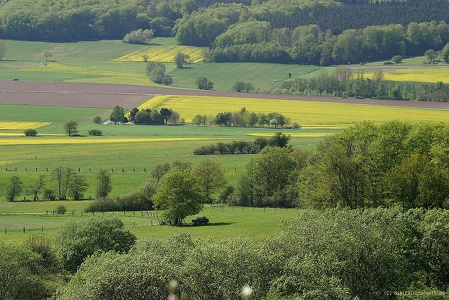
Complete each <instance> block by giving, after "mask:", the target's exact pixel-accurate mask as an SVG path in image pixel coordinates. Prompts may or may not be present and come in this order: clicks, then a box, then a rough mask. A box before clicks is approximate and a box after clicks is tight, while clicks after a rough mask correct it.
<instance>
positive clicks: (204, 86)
mask: <svg viewBox="0 0 449 300" xmlns="http://www.w3.org/2000/svg"><path fill="white" fill-rule="evenodd" d="M196 85H197V86H198V88H199V89H200V90H211V89H213V88H214V83H213V82H212V81H210V80H208V79H207V78H206V77H200V78H198V79H197V80H196Z"/></svg>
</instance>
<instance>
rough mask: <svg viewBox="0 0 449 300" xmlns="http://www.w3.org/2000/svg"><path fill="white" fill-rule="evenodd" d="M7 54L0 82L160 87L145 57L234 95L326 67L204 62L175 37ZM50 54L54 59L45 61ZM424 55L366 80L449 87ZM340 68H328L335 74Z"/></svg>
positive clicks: (12, 47)
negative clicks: (238, 85)
mask: <svg viewBox="0 0 449 300" xmlns="http://www.w3.org/2000/svg"><path fill="white" fill-rule="evenodd" d="M5 45H6V55H5V56H4V58H3V61H0V80H11V79H12V78H19V79H20V80H24V81H57V82H87V83H114V84H131V85H147V86H150V85H157V84H155V83H153V82H152V81H151V80H149V78H148V76H147V75H146V74H145V62H144V60H143V55H145V54H147V55H148V61H155V62H163V63H165V65H166V69H167V73H168V74H169V75H170V76H171V77H172V78H173V80H174V82H173V85H172V86H173V87H181V88H189V89H194V88H196V83H195V81H196V79H197V78H199V77H201V76H204V77H206V78H208V79H209V80H211V81H212V82H214V89H215V90H219V91H230V90H231V89H232V85H233V84H234V82H236V81H243V82H250V83H252V84H253V86H254V90H255V91H261V92H263V91H269V90H271V89H273V88H275V87H276V86H278V85H279V84H280V83H281V82H283V81H285V80H288V79H289V78H288V74H289V73H290V74H291V75H292V77H293V78H297V77H306V78H310V77H314V76H317V75H318V74H320V72H321V69H323V67H320V66H302V65H293V64H288V65H279V64H269V63H266V64H264V63H203V62H202V61H203V59H202V58H203V54H202V51H203V48H199V47H187V46H179V45H176V41H175V40H174V38H155V39H153V40H152V43H151V44H150V45H134V44H126V43H123V42H122V41H120V40H112V41H87V42H74V43H49V42H28V41H11V40H7V41H5ZM44 51H49V52H50V53H51V57H48V61H46V60H45V56H44ZM179 51H181V52H183V53H186V54H189V55H190V60H189V64H188V65H187V66H186V67H185V68H183V69H176V67H175V64H174V63H173V62H172V61H173V57H174V55H175V54H176V53H177V52H179ZM424 61H425V60H424V58H423V57H417V58H410V59H405V60H404V61H403V63H401V64H397V65H388V66H385V65H383V64H382V62H375V63H369V64H366V65H364V66H359V65H354V66H351V67H353V68H355V72H357V70H359V69H362V70H364V72H365V75H366V76H371V75H370V74H372V73H373V72H375V71H376V70H379V69H381V70H382V71H383V73H384V75H385V78H386V79H389V80H398V81H405V80H413V81H419V82H435V83H436V82H438V81H443V82H444V83H449V79H448V78H449V76H448V75H449V74H448V72H449V71H448V70H447V68H444V67H442V66H440V65H428V64H424ZM333 68H334V67H326V68H325V69H327V70H328V72H329V73H331V72H332V70H333Z"/></svg>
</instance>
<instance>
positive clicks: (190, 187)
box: [153, 167, 206, 226]
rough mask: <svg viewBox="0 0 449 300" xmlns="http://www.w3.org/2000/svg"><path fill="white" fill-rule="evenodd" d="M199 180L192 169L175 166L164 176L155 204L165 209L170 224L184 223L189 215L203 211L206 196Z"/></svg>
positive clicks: (154, 199) (165, 215)
mask: <svg viewBox="0 0 449 300" xmlns="http://www.w3.org/2000/svg"><path fill="white" fill-rule="evenodd" d="M201 190H202V189H201V187H200V182H199V180H198V179H197V178H196V177H195V176H194V175H192V173H191V170H190V169H181V168H177V167H174V168H172V169H171V170H170V171H169V172H168V173H167V174H166V175H164V177H162V179H161V181H160V183H159V186H158V188H157V190H156V194H155V195H154V196H153V201H154V204H155V205H156V207H157V208H158V209H161V210H164V217H165V219H166V221H167V222H168V223H169V224H170V225H178V226H179V225H182V223H183V219H184V218H185V217H187V216H190V215H194V214H197V213H199V212H200V211H201V208H202V206H203V203H204V202H205V200H206V196H205V195H204V194H203V193H202V192H201Z"/></svg>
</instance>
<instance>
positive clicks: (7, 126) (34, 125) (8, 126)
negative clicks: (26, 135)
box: [0, 122, 52, 130]
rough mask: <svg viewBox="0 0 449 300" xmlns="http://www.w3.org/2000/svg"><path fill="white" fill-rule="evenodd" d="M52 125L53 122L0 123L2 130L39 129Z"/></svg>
mask: <svg viewBox="0 0 449 300" xmlns="http://www.w3.org/2000/svg"><path fill="white" fill-rule="evenodd" d="M51 124H52V123H51V122H0V130H25V129H38V128H42V127H45V126H48V125H51Z"/></svg>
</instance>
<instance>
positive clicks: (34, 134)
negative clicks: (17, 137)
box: [23, 129, 37, 136]
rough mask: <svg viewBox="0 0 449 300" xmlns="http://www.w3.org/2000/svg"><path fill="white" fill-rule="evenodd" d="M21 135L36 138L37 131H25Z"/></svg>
mask: <svg viewBox="0 0 449 300" xmlns="http://www.w3.org/2000/svg"><path fill="white" fill-rule="evenodd" d="M23 133H24V134H25V136H37V131H36V130H35V129H26V130H25V131H24V132H23Z"/></svg>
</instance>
